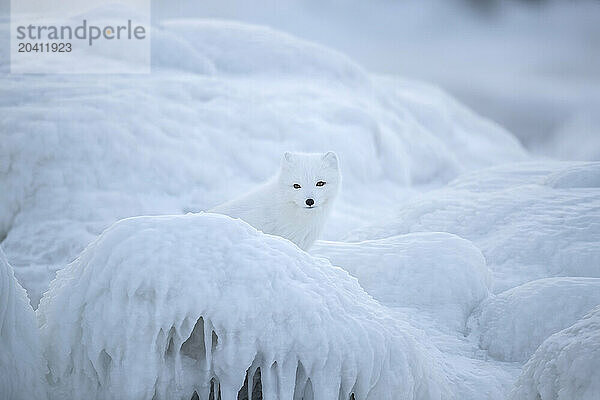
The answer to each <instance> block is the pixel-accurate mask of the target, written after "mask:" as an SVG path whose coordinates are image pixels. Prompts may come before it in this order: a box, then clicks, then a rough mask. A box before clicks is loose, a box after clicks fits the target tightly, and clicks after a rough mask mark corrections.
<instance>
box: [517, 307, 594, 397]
mask: <svg viewBox="0 0 600 400" xmlns="http://www.w3.org/2000/svg"><path fill="white" fill-rule="evenodd" d="M516 385H517V387H516V388H515V390H514V391H513V393H512V397H511V399H512V400H572V399H578V400H595V399H598V398H600V307H596V308H595V309H594V310H593V311H592V312H590V313H589V314H588V315H586V316H585V317H584V318H582V319H581V320H579V321H577V322H576V323H575V324H573V326H571V327H569V328H567V329H565V330H562V331H560V332H558V333H556V334H554V335H552V336H550V337H549V338H548V339H546V340H545V341H544V343H543V344H542V345H541V346H540V347H539V349H538V350H537V351H536V352H535V354H534V355H533V357H531V359H530V360H529V361H528V362H527V364H526V365H525V367H524V369H523V374H522V375H521V377H520V378H519V380H518V381H517V384H516Z"/></svg>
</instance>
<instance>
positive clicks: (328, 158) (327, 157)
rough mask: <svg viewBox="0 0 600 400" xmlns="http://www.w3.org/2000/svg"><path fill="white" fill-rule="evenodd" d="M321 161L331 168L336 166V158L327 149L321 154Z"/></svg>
mask: <svg viewBox="0 0 600 400" xmlns="http://www.w3.org/2000/svg"><path fill="white" fill-rule="evenodd" d="M323 161H324V162H325V164H327V166H329V167H331V168H337V167H338V158H337V155H336V154H335V153H334V152H333V151H328V152H327V153H325V154H323Z"/></svg>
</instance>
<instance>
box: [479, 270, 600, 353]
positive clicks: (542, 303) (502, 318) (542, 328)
mask: <svg viewBox="0 0 600 400" xmlns="http://www.w3.org/2000/svg"><path fill="white" fill-rule="evenodd" d="M598 304H600V279H599V278H546V279H540V280H536V281H532V282H528V283H526V284H524V285H521V286H518V287H516V288H513V289H510V290H507V291H505V292H502V293H500V294H499V295H498V296H495V297H492V298H490V299H489V300H487V301H485V302H484V303H483V304H482V305H481V306H480V308H479V310H478V312H476V313H475V315H474V321H473V329H474V330H475V332H476V333H474V336H476V337H479V343H480V345H481V347H482V348H484V349H487V350H488V353H489V354H490V355H491V356H492V357H496V358H498V359H501V360H505V361H527V359H529V357H530V356H531V355H532V354H533V352H534V351H535V350H536V349H537V348H538V346H539V345H540V344H541V343H542V342H543V341H544V340H545V339H546V338H547V337H548V336H550V335H552V334H553V333H556V332H558V331H560V330H561V329H564V328H567V327H568V326H570V325H572V324H573V323H574V322H575V321H577V320H578V319H580V318H581V317H583V316H584V315H585V314H587V313H588V312H589V311H590V310H592V308H594V307H595V306H596V305H598ZM507 338H510V340H507Z"/></svg>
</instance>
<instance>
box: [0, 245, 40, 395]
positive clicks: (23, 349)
mask: <svg viewBox="0 0 600 400" xmlns="http://www.w3.org/2000/svg"><path fill="white" fill-rule="evenodd" d="M44 371H45V361H43V360H42V352H41V347H40V338H39V332H38V329H37V321H36V319H35V314H34V312H33V309H32V308H31V306H30V305H29V299H28V298H27V294H26V293H25V290H24V289H23V288H22V287H21V285H20V284H19V282H17V280H16V279H15V276H14V273H13V270H12V267H11V266H10V264H9V263H8V261H6V256H5V255H4V252H3V251H2V248H0V398H2V399H7V400H9V399H10V400H21V399H22V400H26V399H28V400H29V399H40V400H43V399H45V398H46V386H45V381H44Z"/></svg>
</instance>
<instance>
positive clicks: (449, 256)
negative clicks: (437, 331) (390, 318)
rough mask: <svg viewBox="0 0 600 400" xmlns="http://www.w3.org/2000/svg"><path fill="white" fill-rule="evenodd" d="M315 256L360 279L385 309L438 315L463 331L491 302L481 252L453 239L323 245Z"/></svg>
mask: <svg viewBox="0 0 600 400" xmlns="http://www.w3.org/2000/svg"><path fill="white" fill-rule="evenodd" d="M310 252H311V254H313V255H317V256H322V257H326V258H327V259H329V260H330V261H331V263H332V264H333V265H335V266H338V267H341V268H343V269H345V270H346V271H348V272H349V273H350V274H351V275H352V276H354V277H356V278H358V281H359V282H360V284H361V286H362V287H363V288H365V290H366V291H367V292H368V293H369V294H371V295H372V296H373V297H375V299H377V300H378V301H380V302H382V303H383V304H385V305H388V306H393V307H415V308H418V309H419V311H420V312H433V313H434V314H435V317H436V318H438V319H441V320H445V321H447V323H448V324H449V325H451V326H453V327H455V328H457V329H464V327H465V322H466V319H467V317H468V316H469V315H470V314H471V312H472V311H473V309H474V308H475V307H476V306H477V305H478V304H479V303H480V302H481V301H482V300H484V299H485V298H486V297H487V296H488V286H489V285H490V272H489V270H488V269H487V267H486V265H485V259H484V258H483V256H482V255H481V251H479V249H477V248H476V247H475V246H473V244H472V243H470V242H469V241H468V240H465V239H461V238H459V237H458V236H455V235H452V234H449V233H441V232H426V233H415V234H408V235H400V236H392V237H390V238H386V239H380V240H368V241H364V242H359V243H343V242H327V241H319V242H317V243H316V245H315V246H314V247H313V248H312V249H311V251H310Z"/></svg>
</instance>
